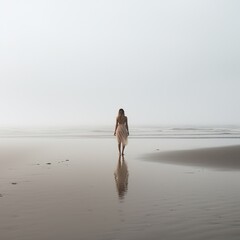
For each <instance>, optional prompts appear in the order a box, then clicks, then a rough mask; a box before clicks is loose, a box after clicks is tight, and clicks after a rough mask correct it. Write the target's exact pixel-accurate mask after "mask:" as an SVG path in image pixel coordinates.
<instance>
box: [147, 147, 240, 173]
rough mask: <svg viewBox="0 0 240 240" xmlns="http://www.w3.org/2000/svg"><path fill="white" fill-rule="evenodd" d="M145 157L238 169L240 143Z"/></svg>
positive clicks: (207, 166)
mask: <svg viewBox="0 0 240 240" xmlns="http://www.w3.org/2000/svg"><path fill="white" fill-rule="evenodd" d="M147 158H148V159H149V160H150V161H151V160H152V161H156V162H161V163H166V164H175V165H186V166H196V167H205V168H212V169H221V170H237V171H239V170H240V145H237V146H225V147H212V148H200V149H187V150H177V151H165V152H160V153H154V154H149V155H147Z"/></svg>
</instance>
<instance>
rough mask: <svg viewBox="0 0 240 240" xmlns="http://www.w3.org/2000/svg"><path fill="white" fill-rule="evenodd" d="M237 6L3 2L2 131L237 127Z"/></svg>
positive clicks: (225, 1)
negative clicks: (122, 121)
mask: <svg viewBox="0 0 240 240" xmlns="http://www.w3.org/2000/svg"><path fill="white" fill-rule="evenodd" d="M239 10H240V1H239V0H145V1H143V0H121V1H116V0H95V1H93V0H82V1H81V0H40V1H37V0H1V1H0V111H1V112H0V126H7V125H9V126H22V125H51V126H53V125H82V124H84V125H85V124H89V125H99V124H104V125H109V124H114V123H115V122H114V121H115V117H116V114H117V112H118V109H119V108H124V109H125V112H126V115H127V116H128V118H129V124H132V125H136V124H154V125H156V124H158V125H199V124H200V125H201V124H203V125H208V124H209V125H213V124H217V125H225V124H240V108H239V104H240V14H239Z"/></svg>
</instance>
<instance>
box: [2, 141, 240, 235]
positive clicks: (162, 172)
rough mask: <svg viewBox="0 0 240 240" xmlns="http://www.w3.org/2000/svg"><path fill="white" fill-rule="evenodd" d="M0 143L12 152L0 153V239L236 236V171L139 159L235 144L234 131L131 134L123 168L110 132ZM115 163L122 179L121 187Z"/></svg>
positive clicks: (239, 231)
mask: <svg viewBox="0 0 240 240" xmlns="http://www.w3.org/2000/svg"><path fill="white" fill-rule="evenodd" d="M0 144H1V146H2V148H3V147H4V149H8V152H9V156H11V159H10V162H6V158H7V157H8V154H7V153H5V155H4V156H5V158H4V159H3V158H2V157H1V176H2V177H1V183H0V193H1V194H2V197H0V212H1V216H0V239H4V240H15V239H16V240H28V239H29V240H30V239H31V240H32V239H34V240H47V239H59V240H65V239H69V240H73V239H74V240H75V239H84V240H88V239H89V240H90V239H102V240H107V239H109V240H110V239H111V240H112V239H124V240H134V239H138V240H139V239H140V240H141V239H144V240H145V239H171V240H172V239H178V240H179V239H184V240H187V239H191V240H193V239H201V240H202V239H213V240H215V239H216V240H219V239H220V240H221V239H224V240H225V239H239V237H240V204H239V202H240V192H239V182H240V174H239V172H238V171H234V172H233V171H219V170H214V169H208V168H204V167H190V166H178V165H168V164H162V163H157V162H151V161H147V160H148V159H144V156H145V154H146V153H151V152H155V151H164V150H174V149H192V148H201V147H206V146H225V145H236V144H240V140H239V139H222V138H221V139H159V138H157V139H155V138H151V139H146V138H134V137H133V138H132V139H131V138H130V139H129V145H128V146H127V148H126V155H125V163H124V164H125V166H124V168H123V169H122V172H121V169H120V170H119V165H118V164H119V157H118V153H117V146H116V141H115V140H113V139H112V138H111V137H108V138H104V137H102V138H100V137H97V138H94V137H91V138H83V137H81V138H67V139H66V138H59V137H55V138H54V137H51V138H49V137H48V138H47V137H45V138H43V137H41V138H36V137H35V138H31V137H28V138H7V139H4V138H2V139H1V140H0ZM157 149H159V150H157ZM10 150H12V152H14V153H15V154H13V155H11V154H10ZM2 152H3V149H2V151H1V154H2ZM1 156H2V155H1ZM4 166H6V167H5V168H4ZM3 169H4V170H3ZM116 169H118V171H120V172H118V174H120V175H121V174H122V175H121V176H124V177H122V179H125V180H124V181H125V182H124V181H123V185H124V184H125V185H124V186H125V187H122V189H120V190H123V191H121V194H119V186H118V184H117V182H116V179H115V177H116V176H115V175H116ZM126 171H127V180H126ZM126 181H127V183H126ZM12 183H17V184H16V185H14V184H12Z"/></svg>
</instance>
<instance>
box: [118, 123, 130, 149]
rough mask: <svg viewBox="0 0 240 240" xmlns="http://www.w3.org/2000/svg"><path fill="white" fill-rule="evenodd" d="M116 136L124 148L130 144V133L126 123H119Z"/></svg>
mask: <svg viewBox="0 0 240 240" xmlns="http://www.w3.org/2000/svg"><path fill="white" fill-rule="evenodd" d="M116 136H117V141H118V143H122V144H123V145H124V146H126V145H127V144H128V131H127V128H126V122H125V123H118V126H117V130H116Z"/></svg>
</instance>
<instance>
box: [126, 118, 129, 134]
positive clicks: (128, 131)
mask: <svg viewBox="0 0 240 240" xmlns="http://www.w3.org/2000/svg"><path fill="white" fill-rule="evenodd" d="M126 129H127V131H128V135H129V130H128V118H127V117H126Z"/></svg>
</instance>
